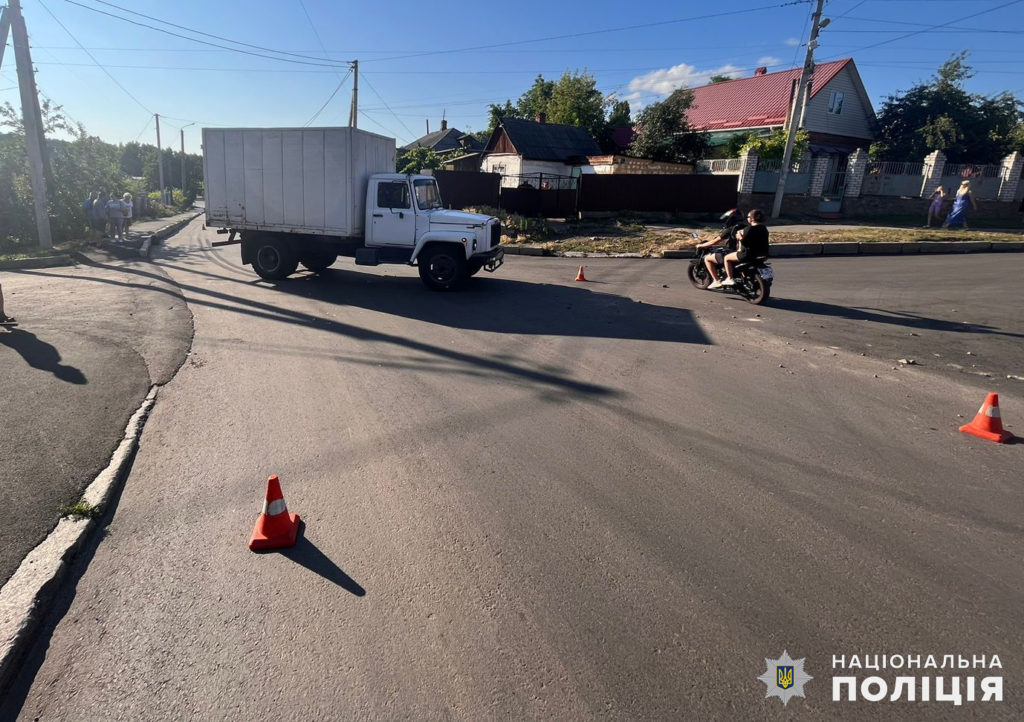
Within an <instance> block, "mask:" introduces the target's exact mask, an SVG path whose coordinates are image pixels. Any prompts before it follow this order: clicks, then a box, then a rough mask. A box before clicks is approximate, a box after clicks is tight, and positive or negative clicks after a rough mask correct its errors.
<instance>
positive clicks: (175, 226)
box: [143, 211, 205, 243]
mask: <svg viewBox="0 0 1024 722" xmlns="http://www.w3.org/2000/svg"><path fill="white" fill-rule="evenodd" d="M203 213H205V211H196V212H195V213H193V214H192V215H191V216H189V217H188V218H182V219H181V220H180V221H175V222H174V223H168V224H167V225H166V226H163V227H162V228H157V229H156V230H155V231H153V232H152V233H150V234H149V240H150V242H151V243H159V242H160V241H162V240H163V239H165V238H167V237H168V236H173V235H174V234H175V233H177V232H178V231H180V230H181V229H182V228H184V227H185V226H187V225H188V224H189V223H191V222H192V221H194V220H195V219H196V218H198V217H199V216H201V215H203ZM143 238H145V236H143Z"/></svg>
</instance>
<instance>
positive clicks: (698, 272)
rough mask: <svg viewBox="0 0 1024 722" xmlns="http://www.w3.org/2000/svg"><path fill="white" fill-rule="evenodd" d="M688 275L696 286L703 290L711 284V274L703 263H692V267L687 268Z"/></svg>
mask: <svg viewBox="0 0 1024 722" xmlns="http://www.w3.org/2000/svg"><path fill="white" fill-rule="evenodd" d="M686 277H687V278H689V279H690V283H692V284H693V287H694V288H699V289H700V290H702V291H703V290H704V289H705V288H707V287H708V286H710V285H711V275H710V274H709V273H708V269H707V268H705V267H704V264H703V263H691V264H690V267H689V268H687V269H686Z"/></svg>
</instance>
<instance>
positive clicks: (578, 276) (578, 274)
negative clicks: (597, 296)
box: [576, 266, 587, 281]
mask: <svg viewBox="0 0 1024 722" xmlns="http://www.w3.org/2000/svg"><path fill="white" fill-rule="evenodd" d="M576 280H577V281H586V280H587V279H586V277H585V276H584V275H583V266H580V270H579V271H577V272H576Z"/></svg>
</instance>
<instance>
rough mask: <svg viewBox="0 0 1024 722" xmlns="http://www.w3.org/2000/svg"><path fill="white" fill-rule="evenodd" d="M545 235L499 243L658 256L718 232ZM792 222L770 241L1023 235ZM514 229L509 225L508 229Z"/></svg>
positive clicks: (621, 229)
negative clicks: (799, 224) (695, 236)
mask: <svg viewBox="0 0 1024 722" xmlns="http://www.w3.org/2000/svg"><path fill="white" fill-rule="evenodd" d="M545 225H546V227H547V228H546V231H545V234H544V235H545V238H544V239H543V240H538V239H537V238H535V237H533V238H528V237H525V236H523V235H518V236H516V235H506V236H503V237H502V243H504V244H507V245H510V246H530V247H534V248H543V249H545V250H546V251H549V252H552V253H566V252H574V253H609V254H614V253H639V254H640V255H642V256H660V255H661V254H662V252H663V251H667V250H679V249H686V248H691V247H692V246H693V245H694V243H695V240H694V238H693V235H692V234H693V233H697V234H699V236H700V237H701V239H708V238H712V237H714V236H715V235H717V234H718V232H719V230H720V229H719V228H718V227H717V226H709V225H701V224H697V223H694V224H692V225H685V224H679V225H671V226H670V225H667V224H647V223H644V222H641V221H636V220H629V219H617V220H607V221H581V222H558V221H549V222H547V223H546V224H545ZM796 228H799V227H797V226H781V227H780V229H779V230H775V229H772V225H771V224H769V230H770V231H771V242H772V243H774V244H785V243H887V242H899V243H919V242H939V243H943V242H955V241H984V242H988V243H1003V242H1010V241H1016V242H1020V241H1021V240H1024V234H1022V233H1021V232H1019V231H981V230H969V231H964V230H948V229H946V230H944V229H942V228H929V229H925V228H900V227H891V226H886V227H880V226H850V225H844V226H836V227H835V228H830V227H828V226H812V227H808V229H807V230H804V229H803V228H800V230H795V229H796ZM514 233H515V232H514V231H513V234H514Z"/></svg>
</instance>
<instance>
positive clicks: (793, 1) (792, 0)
mask: <svg viewBox="0 0 1024 722" xmlns="http://www.w3.org/2000/svg"><path fill="white" fill-rule="evenodd" d="M809 1H810V0H788V2H783V3H777V4H774V5H762V6H759V7H753V8H746V9H744V10H730V11H725V12H719V13H709V14H705V15H696V16H693V17H688V18H678V19H675V20H664V21H660V22H654V23H641V24H637V25H625V26H619V27H614V28H606V29H603V30H589V31H585V32H579V33H567V34H563V35H551V36H547V37H541V38H533V39H528V40H512V41H508V42H505V43H497V44H490V45H479V46H474V47H467V48H452V49H445V50H428V51H423V52H416V53H407V54H403V55H395V56H391V57H387V58H374V59H371V60H370V61H366V62H383V61H387V60H404V59H406V58H417V57H424V56H428V55H446V54H452V53H463V52H472V51H491V50H494V49H495V48H507V47H511V46H516V45H525V44H529V43H539V42H546V41H549V40H564V39H567V38H580V37H589V36H593V35H602V34H606V33H614V32H623V31H627V30H639V29H643V28H650V27H660V26H664V25H674V24H679V23H686V22H694V21H697V20H710V19H715V18H722V17H730V16H736V15H742V14H747V13H752V12H758V11H761V10H774V9H778V8H783V7H788V6H793V5H804V4H806V3H808V2H809ZM64 2H66V3H70V4H71V5H77V6H78V7H81V8H85V9H86V10H91V11H92V12H95V13H99V14H101V15H106V16H108V17H112V18H116V19H118V20H122V21H124V22H127V23H131V24H133V25H138V26H141V27H145V28H149V29H150V30H155V31H157V32H161V33H165V34H167V35H171V36H173V37H177V38H182V39H184V40H189V41H192V42H195V43H200V44H203V45H210V46H212V47H216V48H220V49H222V50H229V51H233V52H238V53H245V54H247V55H255V56H256V57H261V58H267V59H270V60H280V61H284V62H291V63H299V64H303V65H319V66H323V67H337V66H338V65H339V63H337V62H328V63H321V62H313V58H311V57H310V56H307V55H301V54H299V53H291V52H288V51H281V50H275V49H273V48H266V47H263V46H259V45H251V44H249V43H242V42H239V41H237V40H231V39H230V38H224V37H221V36H219V35H213V34H211V33H206V32H203V31H201V30H195V29H193V28H189V27H186V26H184V25H177V24H175V23H170V22H168V21H166V20H160V19H159V18H154V17H152V16H149V15H143V14H142V13H137V12H135V11H133V10H128V9H127V8H122V7H121V6H118V5H114V4H113V3H108V2H104V0H93V2H98V3H101V4H103V5H107V6H108V7H113V8H117V9H119V10H121V11H123V12H127V13H130V14H132V15H138V16H139V17H144V18H146V19H148V20H153V21H154V22H158V23H161V24H164V25H169V26H171V27H175V28H178V29H180V30H185V31H187V32H190V33H193V34H195V35H203V36H205V37H212V38H216V39H218V40H224V41H226V42H230V43H234V44H235V45H242V46H245V47H251V48H256V49H259V50H263V51H265V52H271V53H277V54H279V55H291V56H293V57H299V58H305V60H291V59H289V58H281V57H274V56H269V55H263V54H260V53H254V52H251V51H246V50H241V49H240V48H232V47H228V46H224V45H219V44H217V43H211V42H208V41H205V40H199V39H198V38H193V37H189V36H187V35H181V34H179V33H174V32H171V31H170V30H166V29H164V28H159V27H154V26H152V25H148V24H146V23H141V22H138V21H136V20H131V19H129V18H125V17H121V16H120V15H115V14H113V13H109V12H106V11H104V10H101V9H99V8H95V7H90V6H89V5H84V4H82V3H80V2H76V0H64Z"/></svg>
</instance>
